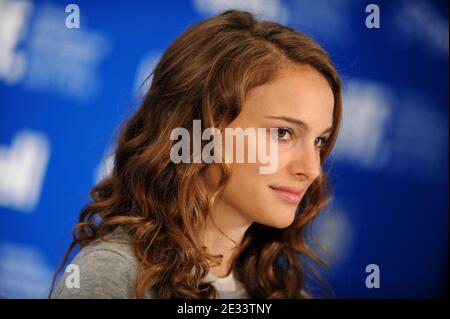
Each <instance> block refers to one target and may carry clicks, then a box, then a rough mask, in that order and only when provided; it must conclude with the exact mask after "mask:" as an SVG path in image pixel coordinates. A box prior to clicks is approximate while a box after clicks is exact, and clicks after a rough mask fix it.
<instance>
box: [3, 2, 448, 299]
mask: <svg viewBox="0 0 450 319" xmlns="http://www.w3.org/2000/svg"><path fill="white" fill-rule="evenodd" d="M69 3H70V2H64V1H3V2H0V30H2V31H1V32H0V295H1V296H3V297H6V298H45V297H46V296H47V293H48V288H49V283H50V277H51V275H52V273H53V271H54V269H55V267H56V265H57V264H58V262H59V261H60V259H61V257H62V255H63V253H64V252H65V250H66V248H67V246H68V244H69V242H70V239H71V228H72V226H73V225H74V223H75V221H76V218H77V216H78V214H79V212H80V209H81V208H82V206H83V205H84V204H85V203H87V201H88V200H89V197H88V192H89V190H90V189H91V187H92V186H93V185H94V184H95V183H96V181H98V180H99V178H101V176H102V174H104V172H107V171H108V167H109V166H108V165H109V164H110V163H111V156H109V155H110V152H111V147H112V146H113V145H114V141H115V138H116V135H117V131H118V128H119V126H120V124H121V123H123V121H125V120H126V118H127V117H128V116H129V115H130V114H131V113H132V112H133V110H135V108H136V107H137V105H138V101H139V96H140V94H142V92H143V91H142V89H141V90H139V85H140V84H141V83H142V81H143V80H144V79H145V76H146V75H148V74H149V73H150V71H151V69H152V66H154V65H155V63H157V61H158V57H159V56H160V55H161V54H162V53H163V52H164V50H165V49H166V48H167V46H168V45H169V44H170V43H171V42H172V41H173V40H174V39H175V38H176V37H177V36H178V35H179V34H180V33H182V32H183V31H184V30H186V28H187V27H189V26H190V25H192V24H193V23H195V22H197V21H199V20H200V19H203V18H206V17H208V16H211V15H215V14H217V13H219V12H220V11H222V10H225V9H228V8H241V9H247V10H250V11H253V12H255V13H257V14H258V16H261V17H266V18H269V19H272V20H275V21H279V22H281V23H284V24H287V25H289V26H292V27H294V28H295V29H297V30H299V31H302V32H306V33H308V34H310V35H312V36H313V37H314V38H315V39H316V40H317V41H318V42H319V43H321V45H322V46H323V47H324V48H325V49H326V50H327V51H328V52H329V53H330V56H331V58H332V59H333V61H334V62H335V64H336V66H337V69H338V71H339V73H340V74H341V76H342V80H343V84H344V122H343V131H342V135H341V137H340V140H339V142H338V144H337V145H336V148H335V150H334V151H333V153H332V156H331V159H332V161H333V166H332V174H331V175H332V180H333V185H334V191H335V198H334V200H333V202H332V204H331V205H330V207H329V208H328V209H327V210H326V211H324V212H323V213H322V215H321V216H320V218H319V219H318V220H317V221H316V222H315V223H314V225H313V228H312V232H313V235H314V236H315V238H316V239H317V240H318V241H319V242H320V243H321V244H322V245H324V246H325V247H328V249H329V250H330V251H331V255H330V256H329V257H328V260H329V264H330V271H328V272H325V273H324V275H325V276H326V278H327V279H328V281H329V283H330V284H331V286H332V287H333V289H334V291H335V293H336V296H337V297H339V298H434V297H442V296H444V295H447V294H448V242H449V240H448V225H449V224H448V203H449V201H448V107H449V104H448V67H449V66H448V50H449V42H448V41H449V40H448V38H449V36H448V2H447V1H425V0H422V1H420V0H417V1H370V2H368V1H344V0H341V1H323V0H319V1H307V0H305V1H294V0H291V1H288V0H279V1H275V0H273V1H272V0H270V1H269V0H267V1H249V2H245V1H215V2H214V1H206V0H192V1H161V2H157V1H146V2H144V1H114V2H106V1H97V2H94V1H77V2H76V4H77V5H78V6H79V8H80V28H79V29H68V28H66V27H65V19H66V17H67V15H68V13H66V12H65V7H66V5H68V4H69ZM369 3H375V4H377V5H378V6H379V8H380V28H367V27H366V24H365V20H366V17H367V16H368V15H369V13H366V11H365V9H366V6H367V5H368V4H369ZM144 88H145V87H144ZM369 264H376V265H378V267H379V270H380V287H379V288H372V289H369V288H367V287H366V284H365V280H366V277H367V276H368V275H369V274H368V273H366V266H367V265H369Z"/></svg>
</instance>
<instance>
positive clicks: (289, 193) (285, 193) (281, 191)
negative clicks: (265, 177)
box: [269, 186, 304, 204]
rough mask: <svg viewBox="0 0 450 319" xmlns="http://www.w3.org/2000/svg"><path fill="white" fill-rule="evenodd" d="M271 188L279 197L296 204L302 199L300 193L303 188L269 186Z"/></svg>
mask: <svg viewBox="0 0 450 319" xmlns="http://www.w3.org/2000/svg"><path fill="white" fill-rule="evenodd" d="M269 187H270V188H271V189H273V190H274V191H275V192H276V193H277V194H278V195H279V196H280V197H281V198H283V199H284V200H286V201H288V202H290V203H293V204H298V203H300V200H301V199H302V194H303V192H304V190H303V189H302V188H298V187H289V186H269Z"/></svg>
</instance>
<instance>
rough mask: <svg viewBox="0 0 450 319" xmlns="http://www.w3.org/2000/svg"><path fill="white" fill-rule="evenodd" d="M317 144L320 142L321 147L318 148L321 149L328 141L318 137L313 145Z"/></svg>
mask: <svg viewBox="0 0 450 319" xmlns="http://www.w3.org/2000/svg"><path fill="white" fill-rule="evenodd" d="M318 142H321V143H322V144H321V145H319V148H323V147H325V145H327V144H328V139H327V138H324V137H318V138H316V141H315V143H314V144H316V145H317V143H318Z"/></svg>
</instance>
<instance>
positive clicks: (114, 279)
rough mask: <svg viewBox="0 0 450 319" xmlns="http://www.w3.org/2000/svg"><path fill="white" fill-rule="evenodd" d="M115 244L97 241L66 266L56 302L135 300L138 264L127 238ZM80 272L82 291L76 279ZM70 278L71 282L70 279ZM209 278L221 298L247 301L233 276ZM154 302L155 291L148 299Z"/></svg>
mask: <svg viewBox="0 0 450 319" xmlns="http://www.w3.org/2000/svg"><path fill="white" fill-rule="evenodd" d="M118 238H119V240H116V239H114V241H97V242H94V243H92V244H90V245H88V246H86V247H84V248H82V249H81V251H80V252H79V253H78V254H77V255H76V256H75V257H74V259H73V260H72V262H71V263H70V264H71V265H74V266H71V267H69V268H68V267H66V271H67V272H65V273H64V275H63V277H62V278H61V280H60V281H59V283H58V285H57V286H56V287H55V289H54V290H53V293H52V295H51V298H52V299H58V298H61V299H68V298H70V299H72V298H76V299H97V298H98V299H135V298H136V294H135V291H134V284H135V280H136V275H137V267H138V261H137V258H136V257H135V255H134V252H133V250H132V247H131V245H130V244H129V242H128V241H127V240H126V239H125V240H124V237H123V236H122V237H118ZM74 269H78V270H79V288H78V285H77V284H74V283H76V280H73V279H74V278H75V277H74V275H76V273H77V271H76V270H74ZM66 279H67V280H66ZM206 279H207V280H208V281H210V282H212V284H213V285H214V286H215V287H216V289H217V290H218V293H219V297H218V298H220V299H241V298H245V297H246V296H245V288H244V287H243V286H242V284H241V283H240V282H238V281H237V280H236V279H235V278H234V275H233V273H231V274H230V275H229V276H227V277H225V278H217V277H215V276H213V275H212V274H208V275H207V277H206ZM145 298H147V299H152V298H153V296H152V292H151V290H150V291H149V292H148V293H147V295H146V296H145Z"/></svg>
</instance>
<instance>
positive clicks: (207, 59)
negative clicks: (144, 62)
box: [51, 10, 341, 298]
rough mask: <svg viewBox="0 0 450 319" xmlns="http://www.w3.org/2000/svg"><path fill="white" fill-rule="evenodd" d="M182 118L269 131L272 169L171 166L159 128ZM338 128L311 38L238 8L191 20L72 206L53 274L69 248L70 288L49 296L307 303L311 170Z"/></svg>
mask: <svg viewBox="0 0 450 319" xmlns="http://www.w3.org/2000/svg"><path fill="white" fill-rule="evenodd" d="M194 120H200V123H201V127H202V129H205V128H217V129H219V130H220V131H221V132H223V131H224V129H225V128H242V129H246V128H254V129H256V128H263V129H269V128H272V130H271V132H272V133H271V134H269V136H268V140H267V141H269V140H270V141H273V140H275V141H276V145H277V153H276V155H277V158H278V160H277V169H276V171H275V172H273V173H271V174H261V172H260V170H259V168H260V166H261V165H260V164H261V163H260V162H255V163H251V162H245V163H235V161H234V158H231V161H230V160H229V158H228V160H226V161H223V162H222V163H220V162H213V163H205V162H204V161H200V163H198V162H195V161H191V162H189V163H175V162H174V161H173V160H172V159H171V149H172V147H173V146H174V144H175V143H176V141H174V140H173V139H172V136H171V133H172V132H173V130H174V129H176V128H185V129H187V130H188V132H191V133H192V130H193V123H194ZM340 122H341V83H340V79H339V77H338V74H337V72H336V70H335V68H334V67H333V64H332V62H331V61H330V59H329V57H328V55H327V54H326V52H324V50H323V49H322V48H321V47H320V46H319V45H318V44H317V43H315V42H314V41H313V40H312V39H311V38H310V37H308V36H306V35H304V34H301V33H298V32H296V31H294V30H293V29H291V28H289V27H286V26H282V25H280V24H278V23H275V22H270V21H257V20H255V18H254V17H253V16H252V15H251V14H250V13H248V12H244V11H237V10H229V11H226V12H224V13H223V14H221V15H219V16H216V17H212V18H209V19H206V20H204V21H202V22H200V23H197V24H196V25H194V26H193V27H191V28H190V29H188V30H187V31H186V32H185V33H183V34H182V35H181V36H180V37H179V38H177V39H176V40H175V41H174V42H173V43H172V44H171V45H170V47H169V48H168V49H167V51H166V52H165V53H164V55H163V56H162V58H161V60H160V61H159V63H158V65H157V66H156V68H155V70H154V72H153V79H152V83H151V87H150V89H149V91H148V92H147V94H146V96H145V98H144V100H143V102H142V104H141V106H140V108H139V109H138V110H137V111H136V113H135V114H134V115H133V116H132V117H131V118H130V119H129V120H128V122H127V123H126V125H125V126H124V128H123V130H122V131H121V134H120V137H119V140H118V144H117V147H116V150H115V163H114V169H113V172H112V174H111V176H110V177H107V178H106V179H104V180H103V181H101V182H100V183H99V184H97V185H96V186H95V187H94V188H93V189H92V191H91V197H92V202H91V203H90V204H88V205H87V206H86V207H85V208H84V209H83V210H82V212H81V214H80V218H79V222H78V224H77V225H76V226H75V228H74V240H73V242H72V244H71V245H70V247H69V250H68V252H67V253H66V255H65V257H64V260H63V262H62V265H61V267H60V268H59V270H61V269H62V267H63V266H64V265H65V263H66V262H67V259H68V257H69V256H70V253H71V251H72V250H73V248H74V247H75V246H76V245H79V246H80V247H81V251H80V252H79V253H78V254H77V256H76V257H75V258H74V260H73V261H72V262H71V263H72V264H73V265H76V266H77V267H78V269H79V276H80V282H79V288H76V287H71V286H70V285H68V284H67V279H68V274H69V273H66V274H65V277H64V278H62V280H60V282H59V284H58V286H57V287H56V289H52V290H53V292H52V294H51V297H52V298H247V297H248V298H308V297H312V296H311V294H310V293H309V292H308V291H306V287H305V277H306V275H307V274H308V273H307V272H306V266H307V265H308V264H307V261H308V260H310V261H315V262H316V263H319V264H320V265H324V264H323V263H322V261H321V260H320V259H319V258H318V257H317V256H316V255H315V254H314V253H313V252H312V251H311V250H310V248H309V247H308V246H307V245H306V242H305V238H304V237H305V229H306V226H307V225H308V224H309V223H310V222H311V220H312V219H313V218H314V217H315V216H316V215H317V214H318V213H319V211H320V210H322V209H323V208H324V207H325V206H327V204H328V203H329V202H330V200H331V194H330V190H329V187H327V186H329V185H328V184H327V179H326V175H325V173H324V172H323V170H322V167H323V163H324V161H325V159H326V158H327V157H328V155H329V153H330V151H331V149H332V148H333V146H334V144H335V142H336V138H337V135H338V130H339V127H340ZM273 128H275V134H273V132H274V130H273ZM201 143H202V146H204V145H205V143H206V141H201ZM249 143H250V142H248V143H247V144H246V146H247V147H248V146H249ZM258 147H261V145H259V146H258ZM245 152H246V153H247V151H245ZM172 155H173V154H172ZM188 155H189V156H188V157H191V158H192V156H193V154H192V152H191V153H190V154H188ZM226 156H228V155H227V153H226V151H224V152H223V153H222V152H221V153H220V157H221V158H224V157H226ZM230 162H231V163H230ZM57 273H58V272H57ZM55 277H56V274H55ZM69 281H70V280H69ZM54 282H55V279H54ZM54 282H53V284H54ZM72 286H73V285H72ZM52 287H53V285H52Z"/></svg>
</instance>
